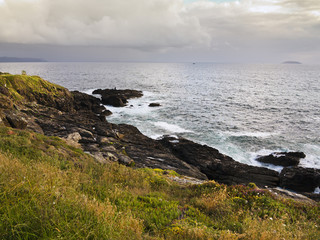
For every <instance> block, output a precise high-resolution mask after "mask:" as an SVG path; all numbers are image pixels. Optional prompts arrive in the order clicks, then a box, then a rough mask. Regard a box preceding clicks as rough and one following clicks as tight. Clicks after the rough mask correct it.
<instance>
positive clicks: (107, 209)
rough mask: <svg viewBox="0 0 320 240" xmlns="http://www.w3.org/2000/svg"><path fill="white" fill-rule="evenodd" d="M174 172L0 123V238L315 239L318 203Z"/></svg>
mask: <svg viewBox="0 0 320 240" xmlns="http://www.w3.org/2000/svg"><path fill="white" fill-rule="evenodd" d="M176 176H179V175H177V174H176V173H175V172H172V171H163V170H160V169H155V170H152V169H133V168H130V167H125V166H122V165H119V164H116V163H113V164H106V165H101V164H99V163H97V162H96V161H95V160H94V159H92V157H91V156H89V155H87V154H85V153H83V152H82V150H80V149H77V148H74V147H71V146H68V145H67V144H66V143H65V142H64V141H63V140H62V139H60V138H58V137H46V136H43V135H40V134H36V133H33V132H29V131H23V130H16V129H11V128H7V127H0V239H254V240H256V239H319V236H320V218H319V216H320V206H319V204H318V205H309V204H305V203H300V202H295V201H292V200H285V199H283V200H277V199H275V197H273V196H271V195H270V194H269V193H268V192H267V191H264V190H259V189H257V188H256V186H255V185H254V184H250V185H249V186H225V185H220V184H217V183H216V182H214V181H210V182H207V183H205V184H202V185H189V186H182V185H179V184H177V183H175V182H173V181H172V180H170V177H176Z"/></svg>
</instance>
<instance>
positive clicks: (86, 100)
mask: <svg viewBox="0 0 320 240" xmlns="http://www.w3.org/2000/svg"><path fill="white" fill-rule="evenodd" d="M71 93H72V95H73V98H74V104H73V105H74V108H75V110H77V111H79V110H90V111H92V112H94V113H96V114H101V113H103V112H104V111H106V108H105V107H104V106H102V105H101V102H100V100H99V99H98V98H96V97H94V96H91V95H88V94H85V93H82V92H79V91H73V92H71Z"/></svg>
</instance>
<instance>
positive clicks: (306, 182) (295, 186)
mask: <svg viewBox="0 0 320 240" xmlns="http://www.w3.org/2000/svg"><path fill="white" fill-rule="evenodd" d="M319 186H320V169H313V168H302V167H286V168H284V169H283V170H282V171H281V174H280V187H282V188H286V189H290V190H294V191H297V192H313V191H314V190H315V188H316V187H319Z"/></svg>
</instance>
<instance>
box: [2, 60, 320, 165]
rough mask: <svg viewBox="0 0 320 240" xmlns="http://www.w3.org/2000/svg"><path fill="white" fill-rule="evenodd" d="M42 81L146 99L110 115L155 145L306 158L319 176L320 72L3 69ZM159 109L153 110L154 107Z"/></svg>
mask: <svg viewBox="0 0 320 240" xmlns="http://www.w3.org/2000/svg"><path fill="white" fill-rule="evenodd" d="M22 70H25V71H26V72H27V74H29V75H38V76H40V77H42V78H44V79H46V80H48V81H51V82H53V83H56V84H60V85H62V86H64V87H66V88H68V89H70V90H79V91H82V92H86V93H89V94H92V90H94V89H98V88H101V89H104V88H116V89H136V90H141V91H143V93H144V96H143V97H142V98H138V99H132V100H130V101H129V104H128V106H126V107H124V108H115V107H109V106H107V108H108V109H109V110H111V111H112V112H113V115H111V116H109V117H107V120H108V121H110V122H113V123H126V124H131V125H134V126H136V127H137V128H138V129H139V130H140V131H141V132H142V133H143V134H145V135H147V136H149V137H151V138H154V139H157V138H160V137H161V136H163V135H176V136H181V137H185V138H188V139H191V140H193V141H195V142H198V143H200V144H206V145H208V146H211V147H214V148H216V149H218V150H219V151H220V152H222V153H223V154H226V155H229V156H231V157H232V158H233V159H235V160H236V161H239V162H242V163H246V164H250V165H254V166H266V167H268V168H271V169H275V170H277V171H281V167H277V166H273V165H265V164H261V163H259V162H257V161H256V160H255V159H256V157H257V156H259V155H267V154H270V153H272V152H277V151H302V152H304V153H305V154H306V158H305V159H302V160H301V162H300V166H303V167H310V168H318V169H320V67H319V66H318V65H304V64H217V63H109V62H108V63H70V62H68V63H61V62H59V63H55V62H45V63H0V71H1V72H9V73H12V74H20V73H21V71H22ZM153 102H156V103H160V104H161V106H160V107H154V108H152V107H149V106H148V105H149V104H150V103H153Z"/></svg>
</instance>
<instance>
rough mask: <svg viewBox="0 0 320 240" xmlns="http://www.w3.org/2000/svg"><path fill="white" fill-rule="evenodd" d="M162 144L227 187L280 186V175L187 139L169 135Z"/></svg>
mask: <svg viewBox="0 0 320 240" xmlns="http://www.w3.org/2000/svg"><path fill="white" fill-rule="evenodd" d="M160 141H161V143H162V144H163V145H164V146H166V147H168V148H169V149H170V150H171V152H172V153H173V154H174V155H175V156H177V157H178V158H180V159H181V160H183V161H185V162H187V163H189V164H190V165H193V166H197V167H198V168H199V169H200V171H201V172H202V173H204V174H206V176H207V177H208V178H209V179H213V180H216V181H218V182H220V183H225V184H247V183H249V182H254V183H256V184H257V185H258V186H263V187H264V186H278V183H279V174H278V173H277V172H276V171H273V170H270V169H267V168H261V167H254V166H249V165H246V164H242V163H239V162H236V161H235V160H233V159H232V158H231V157H228V156H226V155H224V154H221V153H220V152H219V151H218V150H217V149H214V148H211V147H209V146H206V145H201V144H197V143H194V142H192V141H190V140H187V139H184V138H175V137H170V136H166V137H164V138H163V139H162V140H160Z"/></svg>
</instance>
